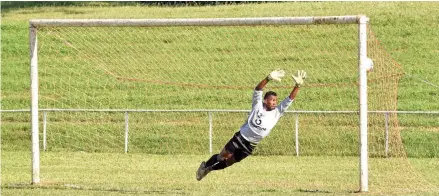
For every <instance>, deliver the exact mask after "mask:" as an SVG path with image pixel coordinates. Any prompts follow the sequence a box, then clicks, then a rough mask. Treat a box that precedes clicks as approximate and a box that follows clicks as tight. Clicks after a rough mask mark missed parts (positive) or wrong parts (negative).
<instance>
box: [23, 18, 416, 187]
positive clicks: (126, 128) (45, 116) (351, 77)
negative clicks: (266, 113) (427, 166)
mask: <svg viewBox="0 0 439 196" xmlns="http://www.w3.org/2000/svg"><path fill="white" fill-rule="evenodd" d="M348 18H349V17H348ZM351 18H352V17H351ZM353 18H356V17H353ZM303 19H309V18H303ZM311 19H312V17H311ZM347 20H348V19H346V18H343V17H325V18H324V19H321V20H315V21H312V22H310V23H308V22H304V21H306V20H303V21H302V19H300V20H298V22H296V23H297V24H300V25H294V22H291V23H288V22H286V21H287V20H286V18H277V20H276V18H275V19H269V21H271V23H269V22H266V20H261V21H258V22H254V23H252V22H251V21H252V20H249V21H245V20H242V21H244V22H236V21H235V22H236V23H234V21H232V20H230V21H229V22H228V23H227V25H224V24H223V23H221V19H216V20H215V19H214V20H210V23H204V25H199V24H198V23H197V22H196V21H197V20H189V19H188V20H185V19H181V20H175V21H174V22H169V21H168V22H164V21H166V20H143V21H148V22H146V23H142V22H141V21H142V20H131V22H132V25H128V23H127V22H128V21H129V20H88V22H85V21H87V20H82V21H76V22H71V21H69V20H34V21H33V23H32V22H31V25H34V26H33V27H34V28H35V29H36V32H37V38H38V39H37V57H38V60H37V61H38V63H37V64H38V82H39V84H38V87H39V91H38V104H37V108H38V110H39V113H38V117H39V119H40V120H39V125H40V126H39V133H40V138H41V140H42V142H41V144H40V148H41V154H40V156H41V157H43V158H42V159H43V160H42V163H41V168H42V171H41V174H40V176H41V179H42V181H44V180H48V181H50V180H53V179H57V180H58V181H60V182H62V183H76V184H80V182H78V181H75V178H74V177H71V178H70V179H69V178H68V177H61V176H56V174H51V173H50V172H49V171H48V170H50V169H49V168H50V167H49V166H47V165H51V164H52V163H49V162H48V161H47V162H44V160H46V159H44V156H51V154H50V153H51V152H69V153H75V152H85V153H96V154H97V155H96V156H97V157H101V155H99V154H98V153H124V152H126V153H128V155H129V154H137V153H142V154H151V156H153V155H163V156H169V155H171V156H170V157H174V156H182V155H187V156H195V157H198V158H196V160H195V161H194V162H196V163H195V165H197V164H198V163H199V162H201V161H202V160H203V159H207V158H209V157H210V154H215V153H217V152H219V151H220V150H221V148H222V147H223V146H224V144H225V143H226V142H227V141H228V140H229V139H230V137H231V136H232V135H233V133H234V132H236V131H237V130H238V129H239V127H240V126H241V124H242V123H243V122H244V121H245V120H246V116H247V112H248V111H249V109H250V108H251V95H252V93H253V89H254V87H255V86H256V84H257V83H258V82H259V81H261V80H262V79H263V78H264V77H266V76H267V75H268V73H270V71H272V70H274V69H276V68H281V69H284V70H285V71H286V73H287V74H286V77H285V78H284V79H283V80H282V82H270V83H269V84H268V85H267V87H266V88H265V89H264V90H265V91H268V90H273V91H275V92H277V94H278V99H279V101H281V100H282V99H284V98H285V97H286V96H288V95H289V92H290V91H291V90H292V88H293V81H292V79H291V75H292V74H296V73H297V70H299V69H300V70H305V71H306V72H307V75H308V78H307V79H306V80H305V84H304V86H303V87H302V88H301V90H300V92H299V94H298V96H297V98H296V100H295V102H294V103H293V105H292V106H291V107H290V108H289V111H288V112H287V113H286V114H285V115H284V117H282V118H281V120H280V122H279V123H278V124H277V126H276V127H275V128H274V129H273V131H272V133H271V134H270V135H269V136H268V137H267V138H266V139H264V140H263V141H262V142H261V144H260V145H258V147H257V148H256V152H255V157H263V156H272V155H287V156H290V157H295V156H300V157H308V158H312V157H314V158H316V161H315V162H320V163H316V165H314V168H315V169H316V170H319V168H320V169H321V170H325V169H332V170H333V171H332V172H334V173H337V171H339V172H346V174H338V175H336V178H338V179H336V180H332V181H333V182H332V183H327V181H328V180H331V179H327V178H324V177H320V176H319V175H317V174H316V176H315V178H314V177H313V178H312V179H309V181H310V182H309V183H308V184H302V185H300V184H299V185H297V184H296V185H294V186H297V187H302V188H303V187H306V188H309V189H311V190H314V189H320V190H321V189H323V190H333V189H335V190H340V189H342V190H346V189H347V190H355V189H358V175H359V173H360V172H359V169H358V157H359V155H360V152H359V150H360V149H359V143H360V141H359V140H360V131H359V130H360V128H359V124H360V123H359V122H360V120H359V119H360V116H359V109H360V108H359V82H360V80H359V65H358V64H359V25H358V24H357V23H356V22H355V20H356V19H355V20H354V22H352V24H346V23H348V22H346V21H347ZM240 21H241V20H240ZM198 22H200V21H198ZM201 23H203V21H202V20H201ZM307 23H308V24H307ZM320 23H321V24H320ZM326 23H327V24H326ZM145 24H146V25H145ZM182 24H183V25H182ZM184 24H186V25H184ZM367 35H368V37H367V41H368V42H367V45H368V51H367V55H368V56H369V57H370V58H371V59H372V60H373V61H374V63H375V65H374V68H373V71H372V72H369V73H368V82H367V85H368V87H367V90H368V99H367V103H368V110H369V111H395V110H396V101H397V100H396V96H397V83H398V80H399V77H400V75H401V74H402V71H401V69H400V67H399V66H398V65H397V64H396V63H395V62H393V61H392V60H391V58H390V57H389V56H388V55H386V53H385V52H384V51H383V50H382V49H381V48H380V45H379V43H378V41H377V40H376V38H375V37H374V36H373V33H372V32H370V30H369V32H368V33H367ZM385 118H388V121H387V122H388V123H387V124H385ZM367 125H368V132H369V136H368V148H369V157H370V159H371V160H370V162H371V165H370V166H369V168H370V171H371V176H372V177H373V180H371V182H378V183H379V182H380V181H381V180H383V179H382V177H383V178H385V179H390V178H391V176H381V175H380V174H381V173H382V172H383V171H382V165H381V164H382V162H386V161H388V162H389V164H391V165H393V166H395V165H398V164H401V165H402V166H401V168H403V167H405V166H406V165H407V164H406V161H404V160H405V159H404V157H405V151H404V148H403V145H402V141H401V137H400V134H399V132H398V121H397V117H396V115H394V114H393V113H386V114H384V113H381V112H375V113H369V121H368V123H367ZM386 133H387V134H386ZM43 151H45V152H43ZM128 155H127V156H128ZM199 155H203V156H199ZM52 156H53V155H52ZM71 156H79V157H81V156H82V155H76V154H75V155H71ZM200 157H202V159H200ZM324 157H329V158H327V159H326V158H324ZM331 157H339V158H341V159H347V160H349V161H346V162H343V161H341V162H342V163H339V161H338V158H336V159H334V158H331ZM384 157H394V158H395V159H398V161H392V160H395V159H383V158H384ZM72 159H73V158H72ZM375 159H376V160H375ZM399 159H401V160H399ZM74 160H78V159H74ZM331 160H332V161H331ZM352 160H355V161H352ZM87 161H91V162H93V160H87ZM175 161H178V160H177V159H171V160H169V159H165V163H164V164H171V162H175ZM107 162H109V165H117V162H118V160H114V159H111V160H108V161H107ZM135 162H136V160H134V163H133V165H128V166H127V167H131V168H135V165H136V164H137V163H135ZM244 162H245V161H244ZM243 164H245V163H243ZM44 165H46V166H47V167H43V166H44ZM328 165H331V166H330V167H329V166H328ZM107 166H108V165H107ZM103 167H105V166H103ZM44 168H46V169H44ZM196 168H197V166H195V167H191V168H185V169H184V171H187V172H189V173H191V174H192V173H194V172H195V170H196ZM347 168H352V171H347ZM285 170H288V168H285ZM389 170H392V169H389ZM404 170H409V169H407V168H405V169H404ZM392 171H393V172H395V170H392ZM84 172H86V171H84ZM308 172H309V173H310V174H311V173H315V172H314V171H313V169H310V170H309V171H308ZM384 173H387V174H389V173H390V174H391V173H392V172H391V171H385V172H384ZM387 174H385V175H387ZM108 175H109V176H111V175H112V174H108ZM66 176H69V175H66ZM168 177H169V176H168ZM168 177H166V176H161V177H156V176H155V175H153V174H151V173H148V174H147V176H143V177H142V178H141V179H139V181H145V180H146V181H148V182H149V183H150V184H151V185H150V186H159V185H157V184H155V182H162V180H161V178H165V179H167V178H168ZM404 177H405V179H403V180H405V181H407V180H410V179H413V181H414V182H415V183H413V186H414V187H411V188H413V189H414V188H415V186H417V185H419V183H418V182H417V180H418V178H417V177H413V178H412V177H410V174H408V175H407V176H404ZM334 178H335V177H334ZM165 181H166V180H165ZM290 182H292V181H288V180H285V181H283V182H281V183H280V184H282V183H283V184H290ZM175 183H177V184H178V183H182V184H183V183H184V182H183V180H182V181H177V182H175ZM90 184H93V182H90ZM90 184H88V185H86V186H93V185H90ZM134 184H135V183H134ZM375 185H376V186H377V187H375V189H378V187H379V189H383V190H385V189H386V188H390V187H385V186H384V185H383V186H384V187H383V186H380V185H379V184H378V185H377V184H375ZM96 186H98V185H96ZM102 186H103V185H102ZM114 186H115V187H117V186H121V185H114ZM126 186H129V185H126ZM133 186H134V185H133ZM182 186H189V185H182ZM288 186H293V185H292V184H290V185H288ZM392 188H395V187H392ZM398 188H400V187H396V188H395V189H398Z"/></svg>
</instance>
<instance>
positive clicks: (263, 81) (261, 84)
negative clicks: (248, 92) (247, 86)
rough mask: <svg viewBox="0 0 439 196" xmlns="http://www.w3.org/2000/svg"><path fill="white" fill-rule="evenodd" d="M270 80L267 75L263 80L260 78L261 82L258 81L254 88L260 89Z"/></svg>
mask: <svg viewBox="0 0 439 196" xmlns="http://www.w3.org/2000/svg"><path fill="white" fill-rule="evenodd" d="M269 81H270V80H269V79H268V77H266V78H264V79H263V80H261V82H259V84H258V85H257V86H256V87H255V90H257V91H261V90H262V89H263V88H264V87H265V86H266V85H267V83H268V82H269Z"/></svg>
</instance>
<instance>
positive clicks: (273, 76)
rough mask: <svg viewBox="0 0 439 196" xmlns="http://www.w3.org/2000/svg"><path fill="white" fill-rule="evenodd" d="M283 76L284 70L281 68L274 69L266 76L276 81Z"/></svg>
mask: <svg viewBox="0 0 439 196" xmlns="http://www.w3.org/2000/svg"><path fill="white" fill-rule="evenodd" d="M284 76H285V71H284V70H282V69H276V70H274V71H272V72H271V73H270V75H268V76H267V79H268V80H276V81H278V82H280V81H281V79H282V78H283V77H284Z"/></svg>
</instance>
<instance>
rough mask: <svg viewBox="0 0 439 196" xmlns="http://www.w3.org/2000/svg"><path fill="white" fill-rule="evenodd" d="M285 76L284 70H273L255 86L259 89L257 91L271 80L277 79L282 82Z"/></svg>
mask: <svg viewBox="0 0 439 196" xmlns="http://www.w3.org/2000/svg"><path fill="white" fill-rule="evenodd" d="M284 76H285V71H284V70H281V69H276V70H274V71H272V72H271V73H270V74H269V75H268V76H267V77H266V78H264V79H263V80H261V82H259V84H258V85H257V86H256V87H255V90H257V91H260V90H262V89H263V88H264V87H265V86H266V85H267V83H268V82H269V81H270V80H275V81H278V82H280V81H281V79H282V77H284Z"/></svg>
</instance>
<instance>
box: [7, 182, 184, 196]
mask: <svg viewBox="0 0 439 196" xmlns="http://www.w3.org/2000/svg"><path fill="white" fill-rule="evenodd" d="M1 188H2V189H47V190H82V191H99V192H113V193H123V194H154V195H156V194H162V195H163V194H172V195H181V194H185V193H184V192H183V190H182V189H174V190H132V189H122V188H99V187H87V186H80V185H75V184H62V183H41V184H38V185H32V184H27V183H19V184H8V185H2V186H1Z"/></svg>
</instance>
